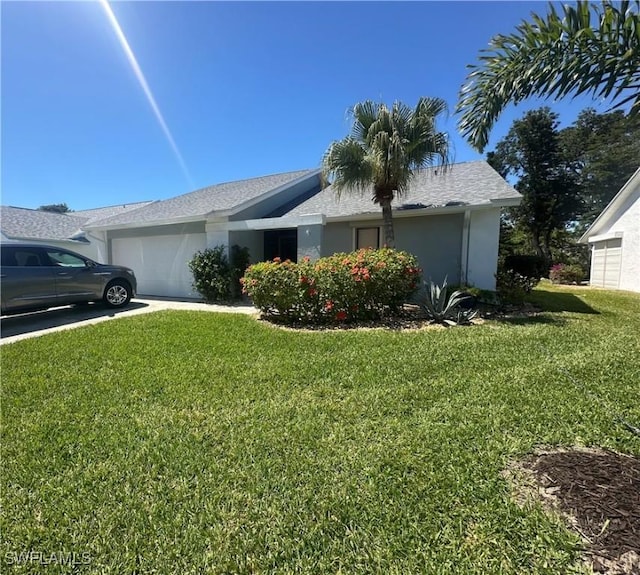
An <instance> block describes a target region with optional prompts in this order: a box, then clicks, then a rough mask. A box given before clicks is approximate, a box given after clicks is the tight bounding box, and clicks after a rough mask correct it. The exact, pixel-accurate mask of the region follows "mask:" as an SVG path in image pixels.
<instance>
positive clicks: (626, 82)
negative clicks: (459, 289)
mask: <svg viewBox="0 0 640 575" xmlns="http://www.w3.org/2000/svg"><path fill="white" fill-rule="evenodd" d="M562 10H563V14H562V17H561V16H560V15H559V14H558V13H557V12H556V10H555V8H554V6H553V5H552V4H550V5H549V12H548V14H547V16H546V19H545V18H542V17H540V16H538V15H537V14H533V15H532V22H526V21H525V22H522V23H521V24H520V25H519V26H517V28H516V32H515V33H513V34H511V35H509V36H503V35H498V36H496V37H494V38H493V39H492V41H491V43H490V46H489V48H488V49H487V50H483V51H482V52H481V54H480V57H479V60H480V63H479V64H477V65H472V66H469V68H470V70H471V72H470V73H469V75H468V76H467V81H466V83H465V85H464V86H463V87H462V89H461V91H460V94H459V102H458V106H457V108H456V110H457V112H458V113H460V114H461V119H460V121H459V123H458V127H459V129H460V131H461V133H462V134H463V135H464V136H465V137H466V138H467V140H468V141H469V142H470V143H471V145H473V146H474V147H476V148H477V149H478V150H480V151H482V150H483V149H484V147H485V146H486V145H487V142H488V134H489V131H490V130H491V128H492V127H493V124H494V123H495V121H496V120H497V118H498V117H499V116H500V114H501V113H502V111H503V110H504V108H505V107H506V106H507V105H508V104H509V103H516V104H517V103H519V102H520V101H522V100H524V99H526V98H528V97H530V96H534V95H536V96H543V97H548V98H561V97H565V96H571V97H575V96H577V95H580V94H586V93H590V94H592V95H593V96H595V97H600V98H609V99H611V100H613V104H614V105H613V108H617V107H620V106H622V105H624V104H627V103H628V102H632V105H631V109H630V114H637V113H640V92H638V90H637V88H635V87H634V85H637V83H638V81H639V80H640V14H639V12H640V0H634V1H633V2H629V1H628V0H623V1H622V2H619V3H618V4H617V5H614V4H613V3H611V2H609V1H605V2H602V4H601V5H598V4H595V3H594V4H591V3H589V2H587V1H584V0H579V1H578V2H577V3H576V4H575V5H565V6H563V8H562ZM592 19H597V23H593V22H592ZM621 98H622V99H621Z"/></svg>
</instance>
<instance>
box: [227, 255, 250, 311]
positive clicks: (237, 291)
mask: <svg viewBox="0 0 640 575" xmlns="http://www.w3.org/2000/svg"><path fill="white" fill-rule="evenodd" d="M250 263H251V259H250V257H249V248H247V247H240V246H238V245H233V246H231V258H230V264H231V298H232V299H234V300H239V299H241V298H242V285H241V284H240V279H241V278H242V276H244V272H245V271H246V270H247V268H248V267H249V264H250Z"/></svg>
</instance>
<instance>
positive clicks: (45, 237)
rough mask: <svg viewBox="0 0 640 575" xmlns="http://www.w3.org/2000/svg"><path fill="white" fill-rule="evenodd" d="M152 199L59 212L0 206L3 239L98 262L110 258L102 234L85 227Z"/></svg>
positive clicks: (138, 206) (0, 224) (0, 228)
mask: <svg viewBox="0 0 640 575" xmlns="http://www.w3.org/2000/svg"><path fill="white" fill-rule="evenodd" d="M148 203H149V202H138V203H135V204H126V205H121V206H112V207H109V208H98V209H94V210H81V211H78V212H68V213H64V214H61V213H58V212H47V211H44V210H31V209H27V208H16V207H13V206H0V239H1V240H2V241H3V242H11V241H20V242H30V243H41V244H47V245H53V246H58V247H61V248H67V249H69V250H72V251H75V252H78V253H79V254H82V255H84V256H87V257H88V258H91V259H94V260H96V261H101V262H103V261H104V262H106V261H107V249H106V244H105V242H104V240H103V238H102V237H99V236H92V235H91V234H90V233H89V232H87V231H86V230H84V229H83V226H85V225H87V224H90V223H91V222H94V221H96V220H99V219H103V218H105V217H108V216H113V215H116V214H119V213H123V212H126V211H128V210H133V209H137V208H140V207H142V206H145V205H147V204H148Z"/></svg>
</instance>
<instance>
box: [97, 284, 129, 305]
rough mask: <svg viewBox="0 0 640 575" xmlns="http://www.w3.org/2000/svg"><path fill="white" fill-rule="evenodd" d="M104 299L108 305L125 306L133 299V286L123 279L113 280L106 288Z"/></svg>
mask: <svg viewBox="0 0 640 575" xmlns="http://www.w3.org/2000/svg"><path fill="white" fill-rule="evenodd" d="M103 300H104V303H105V304H106V305H107V306H108V307H124V306H125V305H127V304H128V303H129V301H131V286H130V285H129V284H128V283H127V282H125V281H122V280H116V281H113V282H111V283H110V284H109V285H108V286H107V289H105V290H104V298H103Z"/></svg>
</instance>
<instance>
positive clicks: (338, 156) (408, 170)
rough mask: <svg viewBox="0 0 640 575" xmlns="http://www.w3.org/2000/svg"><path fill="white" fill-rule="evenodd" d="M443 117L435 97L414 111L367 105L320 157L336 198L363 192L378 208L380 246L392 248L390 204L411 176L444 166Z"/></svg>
mask: <svg viewBox="0 0 640 575" xmlns="http://www.w3.org/2000/svg"><path fill="white" fill-rule="evenodd" d="M445 112H446V104H445V102H444V101H443V100H441V99H439V98H420V100H419V101H418V104H417V105H416V107H415V108H413V109H412V108H410V107H408V106H407V105H405V104H403V103H402V102H395V103H394V104H393V106H392V107H391V108H388V107H387V106H386V105H385V104H383V103H379V104H377V103H375V102H372V101H371V100H367V101H365V102H361V103H359V104H356V105H355V106H354V107H353V109H352V115H353V120H354V122H353V126H352V129H351V134H350V135H349V136H347V137H346V138H344V139H343V140H339V141H335V142H333V143H332V144H331V145H330V146H329V149H328V150H327V151H326V153H325V155H324V158H323V167H324V171H325V174H326V175H327V176H329V177H331V178H333V189H334V190H335V191H336V192H337V193H338V194H342V193H343V192H349V193H351V192H356V193H360V194H362V193H365V192H366V191H368V190H371V189H372V190H373V195H372V200H373V202H374V203H376V204H379V205H380V206H381V207H382V219H383V226H384V243H385V244H386V245H387V246H389V247H393V246H394V244H395V238H394V231H393V219H392V212H391V204H392V202H393V200H394V199H395V198H396V197H398V196H402V195H403V194H405V193H406V192H407V190H408V187H409V184H410V182H411V179H412V178H413V175H414V171H415V170H417V169H419V168H421V167H426V166H431V165H434V164H436V165H444V166H446V165H448V164H449V142H448V137H447V134H445V133H444V132H438V130H437V129H436V120H437V119H438V117H439V116H440V115H442V114H444V113H445Z"/></svg>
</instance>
